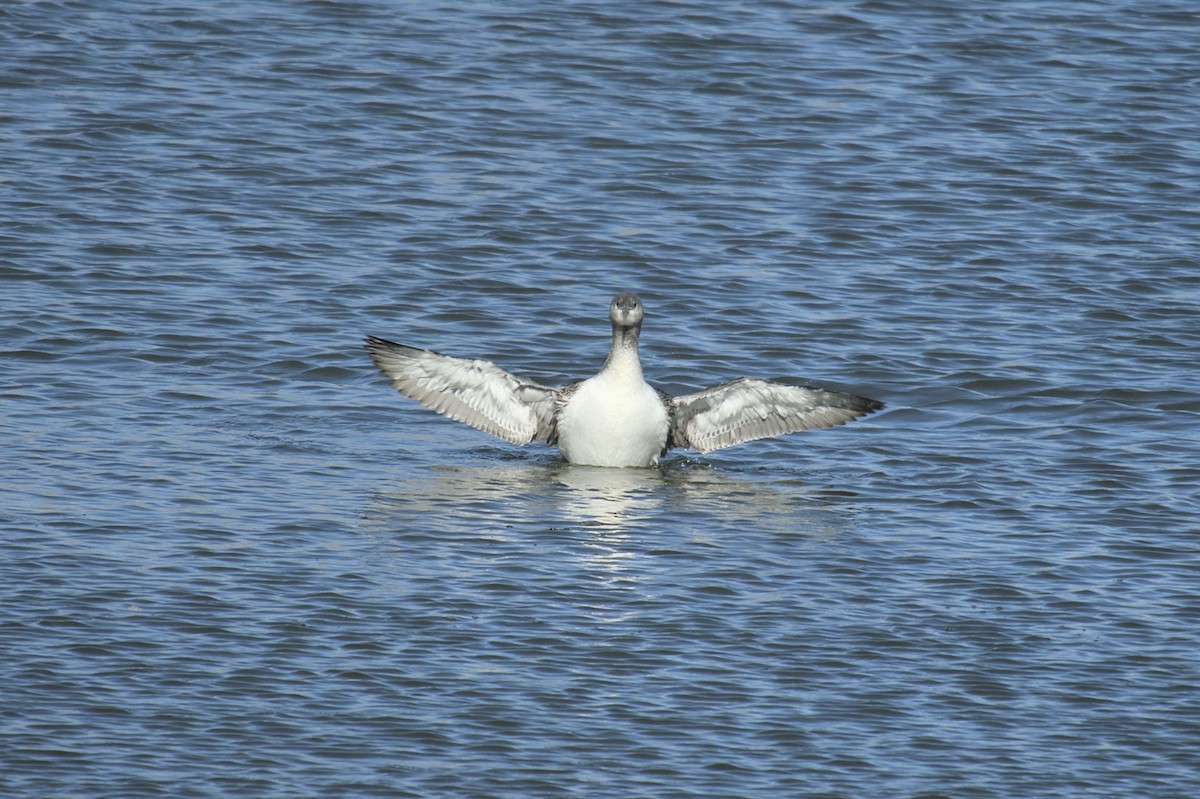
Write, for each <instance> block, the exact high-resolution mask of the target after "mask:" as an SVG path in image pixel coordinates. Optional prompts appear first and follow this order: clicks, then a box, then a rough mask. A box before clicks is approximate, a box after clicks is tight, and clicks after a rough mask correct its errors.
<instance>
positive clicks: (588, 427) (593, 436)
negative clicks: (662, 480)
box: [558, 374, 670, 466]
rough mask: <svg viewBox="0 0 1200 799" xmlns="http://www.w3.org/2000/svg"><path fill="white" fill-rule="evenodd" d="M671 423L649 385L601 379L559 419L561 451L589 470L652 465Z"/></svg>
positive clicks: (583, 388)
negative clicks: (596, 467)
mask: <svg viewBox="0 0 1200 799" xmlns="http://www.w3.org/2000/svg"><path fill="white" fill-rule="evenodd" d="M669 427H670V421H669V419H668V418H667V409H666V408H665V407H664V406H663V404H662V400H661V399H660V398H659V396H658V393H657V392H656V391H655V390H654V389H652V388H651V387H650V386H649V385H647V384H646V383H645V381H643V380H641V379H640V376H639V378H638V379H637V380H636V381H631V380H619V379H612V378H610V377H609V376H607V375H604V374H600V375H597V376H595V377H593V378H591V379H590V380H585V381H584V382H583V383H582V384H580V386H579V388H578V389H576V390H575V393H574V395H573V396H572V397H571V398H570V400H569V401H568V402H567V406H566V407H565V408H564V409H563V410H562V412H561V414H560V415H559V419H558V448H559V450H561V451H562V454H563V457H564V458H566V459H567V461H569V462H570V463H578V464H582V465H585V466H653V465H654V464H656V463H658V456H659V454H660V453H661V452H662V450H663V447H664V446H665V445H666V443H667V432H668V430H669Z"/></svg>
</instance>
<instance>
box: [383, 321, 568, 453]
mask: <svg viewBox="0 0 1200 799" xmlns="http://www.w3.org/2000/svg"><path fill="white" fill-rule="evenodd" d="M365 341H366V344H365V346H366V349H367V352H369V353H370V354H371V360H373V361H374V362H375V365H376V366H378V367H379V371H381V372H383V374H384V376H385V377H387V378H388V379H389V380H391V381H392V385H393V386H394V387H395V388H396V390H397V391H399V392H400V393H401V394H403V395H404V396H406V397H409V398H411V399H415V400H416V401H417V402H420V403H421V404H422V405H424V406H425V407H427V408H431V409H433V410H435V411H437V412H438V413H440V414H443V415H445V416H448V417H450V418H451V419H454V420H456V421H459V422H465V423H466V424H469V425H471V427H475V428H478V429H479V430H483V431H484V432H486V433H491V434H492V435H494V436H497V437H499V438H502V439H504V440H505V441H510V442H512V443H513V444H528V443H530V442H533V441H542V440H545V439H546V438H548V437H549V436H550V433H551V428H552V426H553V420H554V395H555V390H554V389H553V388H549V387H547V386H542V385H538V384H537V383H532V382H530V381H528V380H522V379H521V378H519V377H516V376H515V375H512V374H509V373H508V372H506V371H505V370H503V369H501V368H500V367H499V366H497V365H496V364H494V363H492V362H491V361H482V360H472V359H468V358H454V357H452V356H449V355H442V354H441V353H437V352H433V351H431V350H422V349H417V348H416V347H406V346H405V345H403V344H396V343H395V342H392V341H387V340H386V339H381V338H376V337H375V336H367V338H366V339H365Z"/></svg>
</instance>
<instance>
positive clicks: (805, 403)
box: [669, 377, 883, 452]
mask: <svg viewBox="0 0 1200 799" xmlns="http://www.w3.org/2000/svg"><path fill="white" fill-rule="evenodd" d="M671 407H672V410H673V414H672V428H671V438H670V441H669V445H670V446H673V447H692V448H694V449H698V450H700V451H701V452H711V451H713V450H715V449H721V448H722V447H730V446H733V445H734V444H740V443H742V442H743V441H753V440H754V439H757V438H769V437H771V436H778V435H783V434H784V433H796V432H799V431H801V430H814V429H818V428H822V427H834V426H835V425H839V424H845V423H846V422H849V421H850V420H852V419H857V418H858V417H860V416H864V415H866V414H868V413H871V412H873V411H877V410H879V409H880V408H882V407H883V403H881V402H877V401H875V400H872V399H867V398H865V397H856V396H854V395H853V394H844V393H842V392H840V391H830V390H828V389H822V388H814V387H807V386H806V387H801V386H788V385H784V384H783V383H773V382H771V381H769V380H757V379H755V378H749V377H744V378H742V379H741V380H734V381H733V382H730V383H724V384H722V385H719V386H714V387H712V388H707V389H705V390H703V391H698V392H696V393H695V394H687V395H684V396H682V397H676V398H674V400H672V403H671Z"/></svg>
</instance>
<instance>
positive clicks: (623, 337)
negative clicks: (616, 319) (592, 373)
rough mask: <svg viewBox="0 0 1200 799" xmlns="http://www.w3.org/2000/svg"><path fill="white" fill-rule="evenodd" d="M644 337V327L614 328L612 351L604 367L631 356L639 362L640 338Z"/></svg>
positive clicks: (616, 326) (615, 326)
mask: <svg viewBox="0 0 1200 799" xmlns="http://www.w3.org/2000/svg"><path fill="white" fill-rule="evenodd" d="M641 335H642V326H641V325H640V324H638V325H630V326H628V327H625V326H622V325H615V324H614V325H613V326H612V350H610V351H609V353H608V358H607V359H606V360H605V361H604V365H605V366H608V365H609V364H611V363H612V362H613V361H614V360H622V361H623V360H625V359H626V358H628V357H629V356H631V355H632V356H633V361H634V362H635V363H636V362H637V360H638V357H637V351H638V338H639V337H640V336H641Z"/></svg>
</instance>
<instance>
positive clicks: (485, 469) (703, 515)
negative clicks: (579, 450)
mask: <svg viewBox="0 0 1200 799" xmlns="http://www.w3.org/2000/svg"><path fill="white" fill-rule="evenodd" d="M852 496H853V495H852V494H851V493H849V492H845V491H841V490H831V489H828V488H825V487H814V486H811V485H808V484H806V483H804V482H803V481H800V480H797V479H794V477H793V476H792V475H788V474H775V475H768V476H762V475H757V474H756V475H752V476H751V475H743V474H739V473H737V472H729V471H725V470H721V469H717V468H714V467H712V466H711V465H709V464H707V463H698V462H693V461H673V462H671V463H669V464H668V465H666V466H664V467H660V468H653V469H611V468H603V467H594V466H574V465H570V464H564V463H562V462H559V461H550V462H547V461H534V460H516V461H505V462H496V461H492V462H488V463H480V464H478V465H469V466H438V467H436V468H434V469H431V470H429V471H424V472H410V473H409V474H408V475H407V477H406V478H405V479H404V480H403V482H400V483H397V484H392V485H389V486H386V487H383V488H381V489H379V490H378V491H377V492H376V494H375V497H374V501H373V503H372V505H371V507H370V508H368V509H367V510H366V511H365V512H364V514H363V516H364V520H365V521H366V522H367V526H368V527H379V528H380V532H383V530H384V529H386V528H391V529H393V530H424V531H428V532H438V531H441V532H445V533H448V534H456V533H461V534H470V535H474V536H479V535H481V534H482V535H486V536H489V537H494V536H500V537H503V538H505V539H508V538H510V537H511V535H512V533H513V532H518V531H525V532H527V533H537V532H551V531H562V530H564V529H569V528H572V527H580V528H583V529H585V530H588V531H590V532H593V533H603V534H604V536H605V538H606V539H607V541H608V544H609V545H610V546H611V545H613V544H615V543H616V542H617V541H618V540H619V539H618V538H616V537H615V536H625V535H629V534H631V533H632V532H634V531H636V530H637V529H638V528H639V527H642V526H644V525H645V524H646V523H647V522H653V523H654V524H655V525H656V526H657V525H658V524H661V523H664V522H665V523H668V524H670V525H671V526H672V527H673V528H674V529H676V530H684V531H686V533H687V534H688V536H689V537H692V538H699V539H708V538H711V537H713V536H717V535H727V534H729V533H730V530H731V528H732V529H733V530H734V531H747V530H760V531H765V532H769V533H777V534H793V535H794V534H802V535H814V534H815V535H827V534H831V533H837V532H840V531H842V530H844V529H845V527H846V526H847V523H848V512H849V505H850V504H851V500H852Z"/></svg>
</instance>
